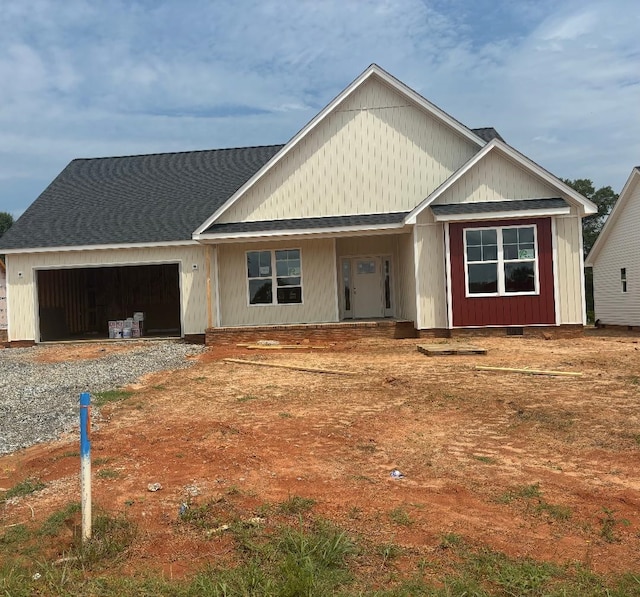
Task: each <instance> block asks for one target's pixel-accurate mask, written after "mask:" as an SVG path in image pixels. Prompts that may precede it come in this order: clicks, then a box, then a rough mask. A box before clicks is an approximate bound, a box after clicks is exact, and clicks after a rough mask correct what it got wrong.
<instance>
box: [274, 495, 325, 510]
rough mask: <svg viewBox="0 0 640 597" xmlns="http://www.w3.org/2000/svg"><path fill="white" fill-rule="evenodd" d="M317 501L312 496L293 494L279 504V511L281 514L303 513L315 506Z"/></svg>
mask: <svg viewBox="0 0 640 597" xmlns="http://www.w3.org/2000/svg"><path fill="white" fill-rule="evenodd" d="M315 503H316V501H315V500H314V499H312V498H304V497H300V496H299V495H293V496H291V497H290V498H288V499H287V500H285V501H284V502H281V503H280V504H279V505H278V512H280V513H281V514H303V513H304V512H308V511H309V510H311V508H313V506H314V505H315Z"/></svg>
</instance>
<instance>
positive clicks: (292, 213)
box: [217, 79, 479, 223]
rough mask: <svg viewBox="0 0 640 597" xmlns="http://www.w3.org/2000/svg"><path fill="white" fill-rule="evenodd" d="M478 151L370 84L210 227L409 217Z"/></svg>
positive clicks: (392, 93) (403, 100) (400, 98)
mask: <svg viewBox="0 0 640 597" xmlns="http://www.w3.org/2000/svg"><path fill="white" fill-rule="evenodd" d="M478 149H479V146H476V145H474V144H473V143H472V142H471V141H469V140H468V139H465V138H463V137H461V136H460V135H459V134H457V133H456V132H454V131H453V130H452V129H451V128H449V127H448V126H447V125H445V124H443V123H442V122H440V121H439V120H438V119H436V118H435V117H434V116H432V115H430V114H427V113H425V112H424V111H423V110H422V109H419V108H418V107H416V106H415V105H413V104H411V103H410V102H408V100H407V99H406V98H405V97H403V96H402V95H401V94H399V93H397V92H396V91H394V90H392V89H391V88H390V87H388V86H387V85H385V84H384V83H382V82H380V81H379V80H376V79H371V80H369V81H367V82H366V83H365V84H364V85H363V86H362V87H360V88H359V89H357V90H356V91H355V92H354V93H353V94H352V95H351V96H349V97H348V98H346V99H345V101H344V102H342V103H341V104H340V105H339V106H337V107H336V109H335V111H334V112H332V113H331V114H329V115H328V116H327V117H326V118H325V119H324V120H323V121H322V122H321V123H320V124H319V125H318V126H316V127H315V128H314V129H313V130H311V131H310V132H309V133H308V134H307V135H306V136H305V137H303V138H302V139H301V140H300V142H299V143H298V144H297V145H296V146H295V147H293V148H292V149H291V151H290V152H289V153H288V154H287V155H286V156H285V157H284V158H283V159H281V160H280V162H278V163H277V165H275V166H274V167H273V168H272V169H271V170H270V171H269V172H268V173H267V174H265V175H264V176H263V177H262V178H261V179H260V180H259V181H257V182H256V184H255V185H254V186H253V187H251V188H250V189H249V190H248V191H247V192H246V193H245V194H244V195H243V196H242V197H240V199H239V200H238V201H237V202H236V203H235V204H234V205H233V206H231V207H230V208H229V210H227V211H226V212H224V213H223V214H222V215H221V217H220V218H219V219H218V220H217V221H218V222H219V223H224V222H241V221H242V222H243V221H256V220H272V219H280V218H284V219H288V218H306V217H322V216H332V215H352V214H369V213H385V212H397V211H410V210H411V209H413V208H414V207H415V206H416V205H417V204H418V203H419V202H420V201H422V200H423V199H424V198H425V197H426V196H427V195H429V193H431V192H432V191H433V190H434V189H435V188H437V187H438V186H439V185H440V184H441V183H442V182H444V181H445V180H446V179H447V178H448V177H449V176H450V175H451V174H452V172H454V171H455V170H457V169H458V168H459V167H460V166H461V165H462V164H464V163H465V162H466V161H467V160H468V159H470V157H471V156H472V155H473V154H474V153H476V152H477V151H478Z"/></svg>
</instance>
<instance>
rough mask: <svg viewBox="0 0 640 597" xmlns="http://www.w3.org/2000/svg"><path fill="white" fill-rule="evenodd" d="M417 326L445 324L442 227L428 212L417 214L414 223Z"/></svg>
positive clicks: (443, 325)
mask: <svg viewBox="0 0 640 597" xmlns="http://www.w3.org/2000/svg"><path fill="white" fill-rule="evenodd" d="M415 237H416V243H415V255H416V262H417V268H416V270H417V271H416V274H415V276H414V277H415V278H416V289H417V293H418V319H419V321H417V322H416V328H417V329H431V328H436V329H442V328H446V327H447V291H446V270H445V253H444V251H445V242H444V226H443V224H441V223H436V222H433V220H432V217H431V212H430V211H428V210H427V211H426V212H423V213H422V214H420V216H418V221H417V223H416V232H415Z"/></svg>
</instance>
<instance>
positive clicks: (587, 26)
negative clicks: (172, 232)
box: [0, 0, 640, 211]
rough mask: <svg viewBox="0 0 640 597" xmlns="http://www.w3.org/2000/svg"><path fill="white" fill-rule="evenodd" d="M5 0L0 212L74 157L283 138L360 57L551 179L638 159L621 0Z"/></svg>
mask: <svg viewBox="0 0 640 597" xmlns="http://www.w3.org/2000/svg"><path fill="white" fill-rule="evenodd" d="M5 4H6V6H3V10H4V13H3V19H2V20H1V21H0V80H2V81H3V82H4V83H3V85H1V86H0V154H1V155H2V160H0V179H2V180H4V181H5V184H3V185H2V187H1V189H2V193H1V194H0V210H4V209H7V208H8V209H11V210H16V211H19V210H21V209H24V207H26V205H27V204H28V203H30V202H31V201H32V200H33V199H34V198H35V196H36V195H37V193H38V192H39V191H40V190H42V180H51V179H52V178H53V177H54V176H55V175H56V174H57V173H58V171H59V170H60V169H61V168H62V167H64V165H65V164H66V163H67V162H68V161H69V160H70V159H72V158H74V157H83V156H98V155H123V154H128V153H144V152H148V151H149V152H151V151H175V150H184V149H202V148H212V147H224V146H239V145H245V144H268V143H279V142H283V141H286V140H287V139H288V138H289V137H290V136H291V135H293V134H294V133H295V132H296V131H297V130H299V129H300V128H301V127H302V126H303V125H304V124H305V123H306V121H307V120H309V119H310V118H312V117H313V116H314V115H315V113H317V111H318V110H320V109H321V108H322V107H323V106H324V105H325V104H326V103H328V102H329V101H330V100H331V99H332V98H333V97H334V96H335V95H336V94H337V93H339V92H340V90H341V89H343V88H344V87H345V86H346V85H347V84H348V83H349V82H350V81H351V80H353V79H354V78H355V77H356V76H357V75H358V74H359V73H360V72H362V71H363V70H364V69H365V68H366V67H367V66H368V65H369V64H370V63H372V62H377V63H378V64H380V65H381V66H382V67H383V68H385V69H387V70H388V71H389V72H391V73H392V74H393V75H395V76H396V77H398V78H399V79H401V80H402V81H404V82H406V83H407V84H408V85H409V86H411V87H413V88H415V89H416V90H417V91H419V92H420V93H422V94H423V95H425V97H427V99H429V100H431V101H433V102H434V103H436V104H437V105H438V106H440V107H441V108H442V109H444V110H445V111H447V112H449V113H450V114H451V115H452V116H454V117H455V118H457V119H459V120H460V121H462V122H464V123H465V124H467V125H468V126H471V127H474V126H488V125H494V126H496V127H497V128H498V130H499V131H500V132H501V133H502V134H503V136H504V137H505V138H506V139H507V141H508V142H510V143H512V144H513V145H514V146H515V147H516V148H518V149H519V150H521V151H523V153H525V154H526V155H529V156H530V157H531V158H533V159H534V160H536V161H538V162H539V163H541V165H543V166H545V167H546V168H548V169H550V170H551V171H553V172H554V173H556V174H558V175H560V176H563V177H570V178H574V177H589V178H592V179H593V180H594V182H595V183H596V185H605V184H611V185H613V186H614V188H618V189H619V188H620V187H621V185H622V184H623V183H624V180H625V179H626V177H627V176H628V173H629V171H630V169H631V167H632V166H633V165H636V164H637V163H638V162H640V41H639V40H638V37H637V31H638V30H640V17H639V16H638V12H637V10H636V9H635V3H634V2H632V0H613V1H612V2H610V3H607V4H606V5H605V4H603V3H600V2H599V1H598V0H584V1H581V2H580V1H578V0H568V1H566V2H564V3H561V4H560V3H553V2H551V0H542V1H537V0H523V1H521V2H518V3H513V2H507V0H478V1H477V2H474V3H469V2H467V1H466V0H450V1H449V0H447V1H446V2H445V1H443V0H403V1H402V2H398V1H397V0H340V1H338V0H323V1H322V2H317V1H312V0H302V1H301V0H270V1H268V0H241V1H239V2H236V3H229V2H226V1H222V0H215V1H210V0H190V2H189V3H188V4H187V3H185V2H183V1H182V0H158V1H155V0H154V1H151V0H136V1H134V0H129V1H128V0H113V1H112V2H109V3H108V5H106V4H100V3H94V2H89V1H88V0H65V2H55V1H54V0H33V1H31V2H29V3H5ZM185 6H187V7H188V9H185ZM12 177H14V178H16V179H18V178H19V177H20V180H22V181H24V180H25V179H27V180H28V179H29V177H31V179H32V180H33V181H38V182H37V183H36V182H34V184H33V187H32V188H30V189H28V188H27V187H26V186H25V184H21V186H19V187H18V186H17V187H16V192H15V195H14V194H12V193H11V187H10V185H9V182H10V180H11V178H12ZM8 185H9V186H8ZM7 189H8V190H7Z"/></svg>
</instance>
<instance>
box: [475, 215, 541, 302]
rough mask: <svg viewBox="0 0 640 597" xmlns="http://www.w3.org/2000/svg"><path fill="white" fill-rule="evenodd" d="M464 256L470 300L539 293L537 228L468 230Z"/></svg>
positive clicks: (511, 227) (510, 227)
mask: <svg viewBox="0 0 640 597" xmlns="http://www.w3.org/2000/svg"><path fill="white" fill-rule="evenodd" d="M464 252H465V255H464V257H465V273H466V294H467V296H504V295H509V296H512V295H519V294H537V293H538V292H539V282H538V251H537V242H536V227H535V226H504V227H499V228H467V229H465V231H464Z"/></svg>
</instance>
